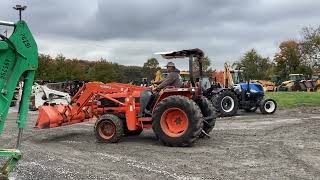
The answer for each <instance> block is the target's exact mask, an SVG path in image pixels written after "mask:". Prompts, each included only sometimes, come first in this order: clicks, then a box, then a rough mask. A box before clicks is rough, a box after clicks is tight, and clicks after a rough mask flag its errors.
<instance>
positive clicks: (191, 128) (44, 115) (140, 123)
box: [36, 49, 216, 146]
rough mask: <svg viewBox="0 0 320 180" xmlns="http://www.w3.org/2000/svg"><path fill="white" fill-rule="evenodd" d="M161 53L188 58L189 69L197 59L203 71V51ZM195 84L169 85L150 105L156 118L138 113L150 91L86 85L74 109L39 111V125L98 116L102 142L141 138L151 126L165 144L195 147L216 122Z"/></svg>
mask: <svg viewBox="0 0 320 180" xmlns="http://www.w3.org/2000/svg"><path fill="white" fill-rule="evenodd" d="M161 55H162V56H163V57H164V58H166V59H171V58H176V57H189V66H190V69H192V60H193V58H197V60H198V61H197V62H198V63H199V66H200V67H202V58H199V57H203V52H202V51H201V50H200V49H190V50H182V51H176V52H170V53H163V54H161ZM191 74H192V73H191ZM200 74H202V73H200ZM191 77H192V76H191ZM200 79H201V78H200ZM191 82H192V85H193V86H191V87H181V88H170V87H168V88H166V89H164V90H162V91H161V92H159V93H158V94H157V95H155V98H154V100H153V102H152V103H151V104H152V105H151V106H152V107H151V112H152V113H151V115H145V116H142V117H138V115H137V114H138V113H139V112H140V101H141V100H142V98H141V99H140V95H141V93H143V92H145V91H148V90H150V88H148V87H140V86H134V85H129V84H121V83H107V84H103V83H87V84H85V85H84V86H83V87H82V88H81V89H80V90H79V91H78V93H77V94H76V95H75V96H74V97H73V98H72V100H71V104H70V105H55V106H42V107H40V108H39V117H38V120H37V123H36V127H37V128H54V127H59V126H65V125H70V124H75V123H81V122H83V121H88V120H90V119H91V118H93V117H98V120H97V121H96V123H95V126H94V134H95V135H96V138H97V139H98V140H99V141H101V142H108V143H114V142H118V141H119V140H120V138H121V137H122V136H123V135H128V136H129V135H139V134H140V133H141V132H142V131H143V129H146V128H152V129H153V131H154V133H155V134H156V136H157V138H158V139H159V141H160V142H162V143H163V144H164V145H167V146H190V145H192V144H193V143H194V142H195V141H196V140H197V139H198V138H199V137H204V136H209V133H210V131H211V130H212V129H213V127H214V125H215V118H216V117H215V110H214V108H213V106H212V104H211V102H210V101H209V100H208V99H206V98H205V97H203V96H201V86H197V87H196V86H195V83H194V81H193V78H191ZM200 83H201V81H200Z"/></svg>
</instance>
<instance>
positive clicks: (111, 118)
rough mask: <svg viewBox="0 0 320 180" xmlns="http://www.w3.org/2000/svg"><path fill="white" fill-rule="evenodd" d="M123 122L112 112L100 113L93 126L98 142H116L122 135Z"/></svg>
mask: <svg viewBox="0 0 320 180" xmlns="http://www.w3.org/2000/svg"><path fill="white" fill-rule="evenodd" d="M123 129H124V128H123V122H122V120H121V119H120V118H119V117H117V116H115V115H113V114H104V115H102V116H101V117H100V118H99V119H98V120H97V122H96V123H95V126H94V134H95V136H96V138H97V140H98V142H105V143H116V142H118V141H119V140H120V139H121V137H122V136H123Z"/></svg>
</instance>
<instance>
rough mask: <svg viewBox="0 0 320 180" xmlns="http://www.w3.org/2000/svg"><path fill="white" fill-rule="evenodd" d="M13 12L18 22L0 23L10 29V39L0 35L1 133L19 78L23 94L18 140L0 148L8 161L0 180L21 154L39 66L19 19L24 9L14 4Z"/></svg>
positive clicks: (29, 36)
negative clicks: (14, 10)
mask: <svg viewBox="0 0 320 180" xmlns="http://www.w3.org/2000/svg"><path fill="white" fill-rule="evenodd" d="M15 9H17V10H19V11H20V20H19V21H18V22H16V23H13V22H5V21H0V25H1V26H9V27H13V28H14V30H13V33H12V34H11V36H10V37H6V36H4V35H2V34H0V90H1V93H0V134H2V132H3V130H4V127H5V122H6V119H7V115H8V111H9V107H10V104H11V102H12V100H13V96H14V91H15V89H16V86H17V84H18V82H19V80H20V79H23V81H24V85H23V91H22V97H21V101H20V103H19V114H18V120H17V124H18V129H19V133H18V140H17V145H16V147H15V149H0V157H6V158H8V160H7V161H6V163H5V164H4V165H3V166H2V167H0V179H7V178H8V175H9V174H10V172H11V171H12V170H13V169H14V167H15V166H16V164H17V162H18V161H19V159H21V152H20V151H19V148H20V144H21V139H22V132H23V128H24V127H25V125H26V120H27V113H28V106H29V96H30V93H31V88H32V83H33V80H34V76H35V70H36V69H37V67H38V49H37V44H36V42H35V40H34V38H33V36H32V34H31V32H30V30H29V28H28V26H27V24H26V22H24V21H22V20H21V11H22V10H24V9H25V6H20V5H17V6H16V7H15Z"/></svg>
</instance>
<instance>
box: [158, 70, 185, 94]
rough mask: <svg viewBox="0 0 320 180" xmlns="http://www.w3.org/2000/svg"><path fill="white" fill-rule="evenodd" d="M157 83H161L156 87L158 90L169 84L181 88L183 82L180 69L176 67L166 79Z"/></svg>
mask: <svg viewBox="0 0 320 180" xmlns="http://www.w3.org/2000/svg"><path fill="white" fill-rule="evenodd" d="M155 84H159V86H158V87H157V88H156V89H157V90H161V89H163V88H165V87H168V86H173V87H175V88H180V87H181V86H182V82H181V80H180V70H179V69H176V70H175V71H174V72H171V73H169V74H168V76H167V78H166V79H164V80H162V81H158V82H156V83H155Z"/></svg>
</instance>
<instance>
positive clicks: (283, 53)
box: [274, 40, 310, 79]
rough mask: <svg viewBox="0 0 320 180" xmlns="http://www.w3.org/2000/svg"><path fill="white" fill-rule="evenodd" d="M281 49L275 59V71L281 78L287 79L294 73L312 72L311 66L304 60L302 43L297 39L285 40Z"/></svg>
mask: <svg viewBox="0 0 320 180" xmlns="http://www.w3.org/2000/svg"><path fill="white" fill-rule="evenodd" d="M279 49H280V52H279V53H276V55H275V57H274V61H275V64H276V67H275V71H276V73H277V74H278V75H279V76H280V77H281V78H283V79H287V78H288V76H289V74H292V73H301V74H307V75H309V74H310V68H309V67H308V66H307V64H306V63H305V61H303V58H302V55H301V50H300V44H299V43H298V42H297V41H294V40H289V41H284V42H282V43H281V44H280V46H279Z"/></svg>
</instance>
